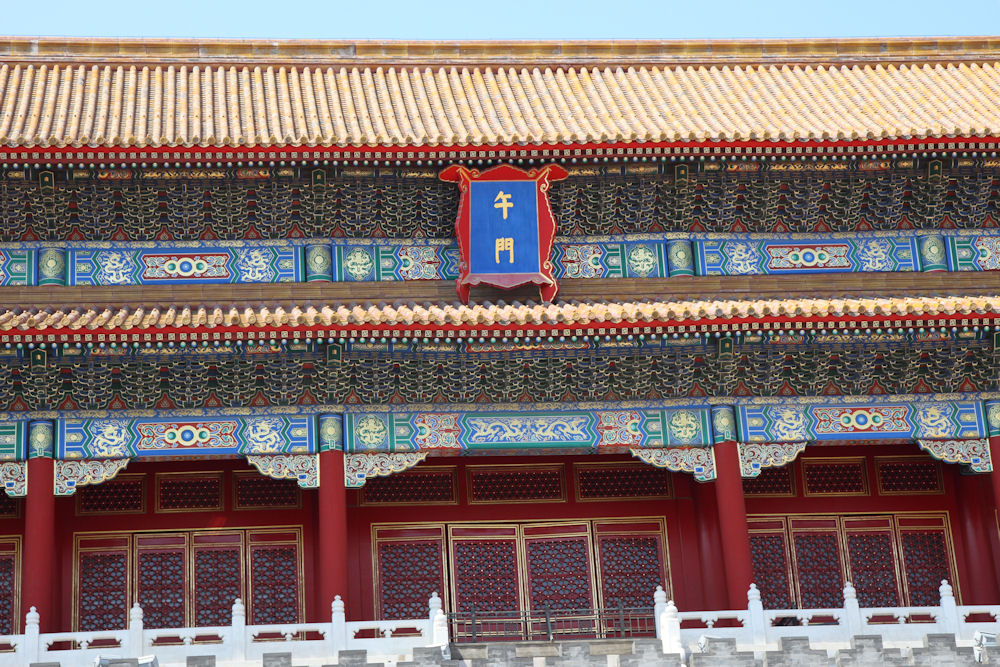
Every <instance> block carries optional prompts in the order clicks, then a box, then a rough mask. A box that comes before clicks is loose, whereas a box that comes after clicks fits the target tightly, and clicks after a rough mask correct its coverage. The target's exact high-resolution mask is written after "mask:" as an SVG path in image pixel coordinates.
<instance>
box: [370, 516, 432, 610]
mask: <svg viewBox="0 0 1000 667" xmlns="http://www.w3.org/2000/svg"><path fill="white" fill-rule="evenodd" d="M375 572H376V575H375V580H376V598H377V599H376V609H377V613H378V617H379V618H381V619H397V618H420V617H422V616H423V615H424V614H426V613H427V600H428V598H429V597H430V594H431V593H433V592H435V591H436V592H437V593H438V594H439V595H442V596H443V595H444V594H445V588H444V585H445V583H444V528H443V527H442V526H420V527H413V528H392V527H379V528H378V529H377V530H376V531H375Z"/></svg>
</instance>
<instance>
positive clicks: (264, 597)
mask: <svg viewBox="0 0 1000 667" xmlns="http://www.w3.org/2000/svg"><path fill="white" fill-rule="evenodd" d="M301 542H302V533H301V531H299V530H254V531H249V532H248V533H247V549H248V551H249V554H250V563H249V564H250V590H251V597H250V604H249V605H248V612H249V618H248V619H247V622H248V623H255V624H259V625H263V624H266V623H298V622H300V621H301V620H302V616H303V614H304V611H305V601H304V600H303V597H302V545H301Z"/></svg>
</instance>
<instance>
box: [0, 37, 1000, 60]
mask: <svg viewBox="0 0 1000 667" xmlns="http://www.w3.org/2000/svg"><path fill="white" fill-rule="evenodd" d="M998 60H1000V36H972V37H891V38H837V39H756V40H600V41H582V40H580V41H577V40H571V41H529V40H502V41H485V40H482V41H394V40H238V39H165V38H84V37H27V36H25V37H20V36H0V61H5V62H11V63H13V62H19V63H29V62H30V63H74V64H98V63H102V64H112V63H132V64H136V65H139V64H143V65H155V64H202V63H204V64H212V65H224V64H229V63H234V64H235V63H242V64H256V65H259V64H269V65H288V66H307V65H325V66H329V65H354V66H358V67H378V66H404V67H412V66H444V65H468V66H482V67H493V66H504V65H536V66H541V65H550V66H562V67H570V66H594V65H601V64H609V65H610V64H616V65H626V64H628V65H640V64H642V65H667V66H671V65H673V66H684V65H713V64H714V65H747V64H764V63H766V64H789V65H791V64H801V65H806V64H812V65H823V64H828V65H843V64H851V63H931V62H982V61H998Z"/></svg>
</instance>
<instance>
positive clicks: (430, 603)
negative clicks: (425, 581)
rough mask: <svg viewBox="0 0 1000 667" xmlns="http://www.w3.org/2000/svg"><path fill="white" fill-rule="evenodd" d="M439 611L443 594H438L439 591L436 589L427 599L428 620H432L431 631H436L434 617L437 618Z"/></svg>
mask: <svg viewBox="0 0 1000 667" xmlns="http://www.w3.org/2000/svg"><path fill="white" fill-rule="evenodd" d="M439 611H441V596H439V595H438V594H437V591H434V592H433V593H431V596H430V598H428V600H427V620H428V621H430V625H429V626H428V627H429V628H430V630H431V633H433V632H434V619H435V618H437V615H438V612H439Z"/></svg>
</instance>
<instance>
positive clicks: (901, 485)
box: [875, 456, 944, 496]
mask: <svg viewBox="0 0 1000 667" xmlns="http://www.w3.org/2000/svg"><path fill="white" fill-rule="evenodd" d="M875 474H876V479H877V480H878V492H879V495H883V496H890V495H898V494H906V495H911V494H916V493H926V494H939V493H944V479H943V475H942V470H941V463H940V462H939V461H935V460H933V459H931V458H928V457H926V456H896V457H877V458H876V459H875Z"/></svg>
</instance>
